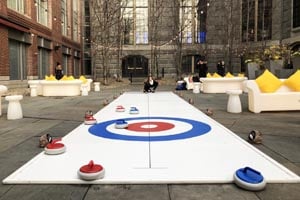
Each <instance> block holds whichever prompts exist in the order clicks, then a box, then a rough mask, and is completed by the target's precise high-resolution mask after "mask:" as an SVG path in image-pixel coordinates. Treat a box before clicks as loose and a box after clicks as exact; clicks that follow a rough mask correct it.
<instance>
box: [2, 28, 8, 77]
mask: <svg viewBox="0 0 300 200" xmlns="http://www.w3.org/2000/svg"><path fill="white" fill-rule="evenodd" d="M0 41H1V50H0V76H8V75H9V68H8V65H9V64H8V63H9V51H8V31H7V28H6V27H4V26H2V25H0Z"/></svg>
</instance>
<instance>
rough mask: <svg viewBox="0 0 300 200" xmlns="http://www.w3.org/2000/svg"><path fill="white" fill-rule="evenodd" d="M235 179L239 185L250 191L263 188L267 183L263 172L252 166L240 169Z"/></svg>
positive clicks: (235, 174)
mask: <svg viewBox="0 0 300 200" xmlns="http://www.w3.org/2000/svg"><path fill="white" fill-rule="evenodd" d="M233 179H234V182H235V184H236V185H237V186H239V187H241V188H243V189H245V190H250V191H259V190H263V189H264V188H265V187H266V184H267V183H266V181H265V179H264V177H263V176H262V175H261V173H260V172H258V171H256V170H254V169H252V168H250V167H245V168H241V169H238V170H237V171H236V172H235V173H234V177H233Z"/></svg>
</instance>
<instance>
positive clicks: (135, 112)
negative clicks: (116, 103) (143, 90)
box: [129, 107, 139, 114]
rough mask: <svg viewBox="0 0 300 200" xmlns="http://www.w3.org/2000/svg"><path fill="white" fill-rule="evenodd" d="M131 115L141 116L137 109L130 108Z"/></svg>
mask: <svg viewBox="0 0 300 200" xmlns="http://www.w3.org/2000/svg"><path fill="white" fill-rule="evenodd" d="M129 113H130V114H139V110H138V109H137V108H136V107H130V111H129Z"/></svg>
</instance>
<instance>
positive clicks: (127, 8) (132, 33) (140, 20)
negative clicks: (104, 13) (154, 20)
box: [122, 0, 148, 44]
mask: <svg viewBox="0 0 300 200" xmlns="http://www.w3.org/2000/svg"><path fill="white" fill-rule="evenodd" d="M122 7H123V9H122V11H123V26H124V31H123V33H124V40H123V41H124V44H148V0H127V1H126V0H124V1H123V2H122Z"/></svg>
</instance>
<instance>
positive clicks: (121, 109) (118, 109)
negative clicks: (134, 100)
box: [116, 105, 125, 112]
mask: <svg viewBox="0 0 300 200" xmlns="http://www.w3.org/2000/svg"><path fill="white" fill-rule="evenodd" d="M124 111H125V108H124V107H123V106H121V105H119V106H117V108H116V112H124Z"/></svg>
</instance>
